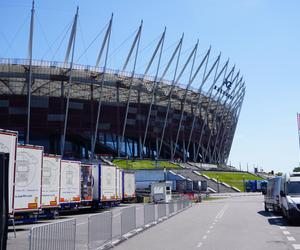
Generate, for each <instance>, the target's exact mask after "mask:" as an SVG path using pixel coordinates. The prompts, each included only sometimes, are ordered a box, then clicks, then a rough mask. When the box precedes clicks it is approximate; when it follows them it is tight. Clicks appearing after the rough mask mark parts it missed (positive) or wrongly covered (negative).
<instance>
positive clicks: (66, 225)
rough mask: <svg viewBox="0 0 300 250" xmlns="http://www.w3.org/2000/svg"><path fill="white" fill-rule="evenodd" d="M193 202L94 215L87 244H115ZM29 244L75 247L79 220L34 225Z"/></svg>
mask: <svg viewBox="0 0 300 250" xmlns="http://www.w3.org/2000/svg"><path fill="white" fill-rule="evenodd" d="M190 206H191V202H190V201H182V200H179V201H175V202H172V203H168V204H144V205H140V204H137V205H135V206H130V207H125V208H123V209H121V210H113V211H107V212H103V213H98V214H95V215H90V216H89V217H88V237H87V242H86V244H85V246H86V247H85V248H88V249H89V250H94V249H99V248H101V247H104V246H107V245H113V243H112V242H113V241H115V240H120V239H124V238H126V237H127V236H130V235H131V234H135V233H136V232H138V231H141V230H143V229H145V228H147V227H149V226H151V225H152V224H154V223H156V222H158V221H161V220H163V219H167V218H168V217H170V216H173V215H174V214H176V213H178V212H180V211H182V210H184V209H186V208H188V207H190ZM29 245H30V248H29V249H30V250H50V249H57V250H74V249H75V245H76V220H75V219H71V220H66V221H62V222H56V223H51V224H47V225H41V226H36V227H33V228H32V229H31V230H30V237H29Z"/></svg>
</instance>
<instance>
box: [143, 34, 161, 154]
mask: <svg viewBox="0 0 300 250" xmlns="http://www.w3.org/2000/svg"><path fill="white" fill-rule="evenodd" d="M165 34H166V28H165V30H164V32H163V34H162V36H161V38H160V40H159V42H158V44H157V46H156V48H155V51H154V53H153V55H152V58H151V60H150V62H152V61H153V60H154V58H155V56H156V54H157V52H158V50H159V48H160V51H159V56H158V62H157V67H156V74H155V77H154V83H153V84H154V86H153V88H152V97H151V102H150V106H149V111H148V116H147V121H146V127H145V132H144V139H143V145H142V148H143V147H144V145H145V143H146V139H147V133H148V127H149V122H150V117H151V111H152V106H153V103H154V100H155V92H156V85H157V77H158V73H159V69H160V62H161V56H162V52H163V47H164V40H165ZM149 69H150V63H149V65H148V67H147V69H146V72H148V70H149ZM145 74H146V73H145ZM156 153H157V151H156ZM141 157H143V154H142V155H141Z"/></svg>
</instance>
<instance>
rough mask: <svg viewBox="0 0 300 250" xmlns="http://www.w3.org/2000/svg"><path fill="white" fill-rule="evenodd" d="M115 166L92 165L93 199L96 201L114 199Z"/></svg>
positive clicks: (115, 184)
mask: <svg viewBox="0 0 300 250" xmlns="http://www.w3.org/2000/svg"><path fill="white" fill-rule="evenodd" d="M116 172H117V171H116V167H115V166H109V165H101V164H98V165H93V179H94V185H93V200H94V201H96V202H107V201H116V191H117V181H116V175H117V174H116Z"/></svg>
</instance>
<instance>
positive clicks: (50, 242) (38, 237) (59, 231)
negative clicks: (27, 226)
mask: <svg viewBox="0 0 300 250" xmlns="http://www.w3.org/2000/svg"><path fill="white" fill-rule="evenodd" d="M75 241H76V220H75V219H71V220H67V221H61V222H55V223H51V224H47V225H41V226H36V227H33V228H31V230H30V235H29V249H30V250H41V249H42V250H51V249H56V250H74V249H75Z"/></svg>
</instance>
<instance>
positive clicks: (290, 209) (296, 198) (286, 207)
mask: <svg viewBox="0 0 300 250" xmlns="http://www.w3.org/2000/svg"><path fill="white" fill-rule="evenodd" d="M280 205H281V210H282V213H283V216H284V217H286V218H287V219H288V221H290V222H291V221H293V220H294V219H300V173H291V174H289V175H284V177H283V179H282V183H281V189H280Z"/></svg>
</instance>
